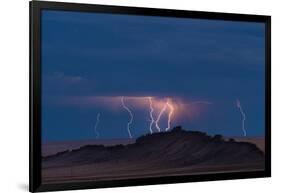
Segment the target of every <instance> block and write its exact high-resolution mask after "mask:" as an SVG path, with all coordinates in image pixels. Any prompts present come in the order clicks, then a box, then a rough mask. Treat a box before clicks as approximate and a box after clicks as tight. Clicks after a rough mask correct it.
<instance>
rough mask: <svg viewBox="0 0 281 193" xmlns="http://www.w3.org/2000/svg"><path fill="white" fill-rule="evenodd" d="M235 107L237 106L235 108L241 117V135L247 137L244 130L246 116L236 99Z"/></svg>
mask: <svg viewBox="0 0 281 193" xmlns="http://www.w3.org/2000/svg"><path fill="white" fill-rule="evenodd" d="M236 106H237V108H238V109H239V111H240V113H241V115H242V131H243V135H244V137H245V136H247V132H246V129H245V120H246V114H245V113H244V111H243V108H242V106H241V103H240V101H239V100H238V99H237V100H236Z"/></svg>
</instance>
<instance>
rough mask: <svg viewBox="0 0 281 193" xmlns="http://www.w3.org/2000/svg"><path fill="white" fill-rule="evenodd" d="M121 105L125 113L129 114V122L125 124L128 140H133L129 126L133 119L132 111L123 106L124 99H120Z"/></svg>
mask: <svg viewBox="0 0 281 193" xmlns="http://www.w3.org/2000/svg"><path fill="white" fill-rule="evenodd" d="M121 103H122V106H123V108H124V109H125V110H126V111H128V113H129V114H130V121H129V122H128V123H127V130H128V134H129V137H130V138H133V137H132V134H131V130H130V125H131V124H132V123H133V119H134V116H133V113H132V111H131V110H130V109H129V108H128V107H127V106H126V105H125V103H124V97H121Z"/></svg>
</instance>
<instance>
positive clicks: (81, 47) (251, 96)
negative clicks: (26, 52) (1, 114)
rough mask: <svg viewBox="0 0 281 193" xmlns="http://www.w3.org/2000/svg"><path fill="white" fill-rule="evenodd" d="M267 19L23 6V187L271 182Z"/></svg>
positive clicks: (55, 5) (76, 6)
mask: <svg viewBox="0 0 281 193" xmlns="http://www.w3.org/2000/svg"><path fill="white" fill-rule="evenodd" d="M270 21H271V18H270V16H264V15H246V14H232V13H211V12H201V11H184V10H169V9H154V8H137V7H120V6H104V5H90V4H76V3H58V2H45V1H44V2H40V1H32V2H30V191H31V192H37V191H54V190H71V189H85V188H104V187H116V186H119V187H120V186H134V185H149V184H166V183H179V182H195V181H206V180H225V179H242V178H258V177H270V175H271V146H270V143H271V131H270V130H271V123H270V119H271V114H270V111H271V107H270V106H271V94H270V92H271V86H270V84H271V83H270V82H271V75H270V70H271V67H270V65H271V64H270V63H271V58H270V57H271V56H270V55H271V44H270V41H271V38H270V33H271V32H270V25H271V24H270V23H271V22H270Z"/></svg>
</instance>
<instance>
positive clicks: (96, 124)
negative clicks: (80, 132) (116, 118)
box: [95, 113, 100, 139]
mask: <svg viewBox="0 0 281 193" xmlns="http://www.w3.org/2000/svg"><path fill="white" fill-rule="evenodd" d="M99 122H100V113H98V114H97V118H96V123H95V133H96V139H98V138H99V137H100V134H99V132H98V125H99Z"/></svg>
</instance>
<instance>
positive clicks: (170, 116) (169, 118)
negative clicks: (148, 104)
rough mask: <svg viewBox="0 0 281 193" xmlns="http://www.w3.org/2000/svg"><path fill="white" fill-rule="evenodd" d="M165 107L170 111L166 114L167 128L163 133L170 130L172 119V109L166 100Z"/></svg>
mask: <svg viewBox="0 0 281 193" xmlns="http://www.w3.org/2000/svg"><path fill="white" fill-rule="evenodd" d="M166 105H167V106H168V107H169V109H170V112H169V114H168V126H167V128H166V129H165V131H168V130H169V129H170V128H171V118H172V115H173V113H174V107H173V105H172V104H170V103H169V100H167V103H166Z"/></svg>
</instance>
